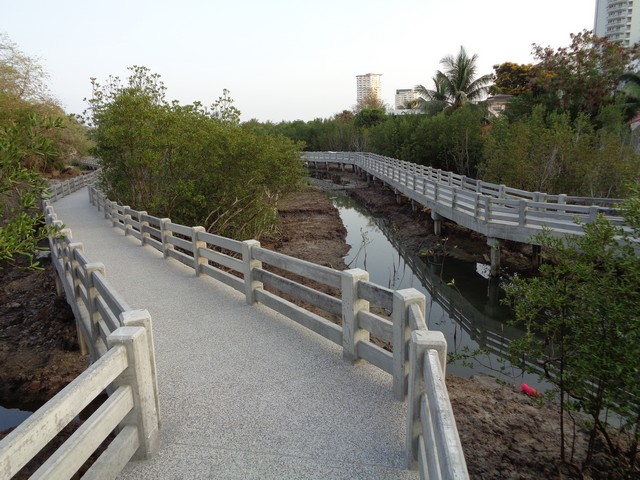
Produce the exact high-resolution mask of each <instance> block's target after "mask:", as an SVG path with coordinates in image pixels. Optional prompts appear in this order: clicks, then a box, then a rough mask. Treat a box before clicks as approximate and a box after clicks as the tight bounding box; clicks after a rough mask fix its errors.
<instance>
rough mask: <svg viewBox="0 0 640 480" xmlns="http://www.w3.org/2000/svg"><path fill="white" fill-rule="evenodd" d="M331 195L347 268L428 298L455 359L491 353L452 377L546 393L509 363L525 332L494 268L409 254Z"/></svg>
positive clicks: (431, 322) (384, 228) (430, 314)
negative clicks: (514, 321) (482, 377)
mask: <svg viewBox="0 0 640 480" xmlns="http://www.w3.org/2000/svg"><path fill="white" fill-rule="evenodd" d="M328 195H329V198H330V199H331V201H332V203H333V204H334V206H335V207H337V208H338V211H339V212H340V217H341V218H342V221H343V223H344V225H345V227H346V229H347V243H348V244H349V245H350V246H351V250H350V251H349V253H348V255H347V256H346V257H345V263H346V264H347V265H348V267H349V268H362V269H364V270H366V271H368V272H369V278H370V280H371V281H372V282H375V283H377V284H379V285H383V286H385V287H389V288H393V289H403V288H415V289H417V290H419V291H420V292H422V293H423V294H424V295H425V296H426V301H427V311H426V320H427V326H428V328H429V329H430V330H439V331H441V332H443V334H444V336H445V338H446V339H447V345H448V348H449V353H450V354H461V355H464V356H466V355H467V354H469V353H471V352H475V351H477V350H486V351H487V352H488V353H487V354H477V355H472V356H470V357H469V358H468V359H467V360H466V361H463V360H461V359H458V360H454V361H451V362H449V363H448V365H447V373H448V374H453V375H458V376H463V377H469V376H472V375H475V374H486V375H491V376H493V377H496V378H498V379H500V380H502V381H504V382H508V383H510V384H517V385H519V384H520V383H526V384H528V385H531V386H534V387H535V388H538V389H540V390H543V391H544V390H545V389H546V388H545V386H544V385H541V384H540V383H539V381H538V378H537V375H535V374H527V373H525V372H523V370H522V369H521V368H519V367H518V366H517V365H512V364H511V363H509V362H508V360H507V357H508V345H509V343H510V341H512V340H513V339H516V338H519V337H521V336H522V335H523V331H522V330H521V329H519V328H517V327H514V326H512V325H508V324H507V322H508V320H510V319H511V318H512V314H511V311H510V309H509V308H508V307H506V306H504V305H502V304H501V303H500V299H501V298H502V297H503V296H504V294H503V292H502V290H501V288H500V280H499V279H490V278H489V266H488V265H484V264H472V263H467V262H462V261H458V260H455V259H452V258H444V259H439V260H432V261H426V260H425V259H423V258H422V257H418V256H416V255H414V254H412V253H409V252H408V251H407V250H406V249H405V248H403V246H402V244H401V242H399V241H398V238H397V236H396V235H395V232H394V231H393V229H392V228H390V227H389V226H388V225H387V224H386V223H385V221H384V220H383V219H381V218H376V217H374V216H373V215H371V214H370V213H369V212H368V211H367V210H366V209H365V208H363V207H362V206H360V205H359V204H358V203H356V202H355V201H354V200H353V199H351V198H349V197H347V196H345V195H343V194H341V193H337V192H331V193H328Z"/></svg>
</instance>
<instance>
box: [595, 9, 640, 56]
mask: <svg viewBox="0 0 640 480" xmlns="http://www.w3.org/2000/svg"><path fill="white" fill-rule="evenodd" d="M593 33H594V34H595V35H596V36H598V37H607V38H608V39H609V40H612V41H614V42H620V43H622V44H623V45H624V46H626V47H629V46H631V45H633V44H634V43H636V42H640V0H596V18H595V21H594V25H593Z"/></svg>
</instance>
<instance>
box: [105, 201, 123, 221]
mask: <svg viewBox="0 0 640 480" xmlns="http://www.w3.org/2000/svg"><path fill="white" fill-rule="evenodd" d="M107 202H109V215H110V216H111V226H112V227H113V228H116V227H117V226H118V217H117V215H118V204H117V203H116V202H114V201H112V200H109V199H107V198H105V208H104V214H105V215H106V214H107V207H106V204H107ZM122 213H123V214H124V210H122Z"/></svg>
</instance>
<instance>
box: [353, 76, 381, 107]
mask: <svg viewBox="0 0 640 480" xmlns="http://www.w3.org/2000/svg"><path fill="white" fill-rule="evenodd" d="M381 76H382V74H381V73H367V74H366V75H356V88H357V92H356V102H357V103H360V102H361V101H362V100H364V99H365V98H367V97H368V96H369V95H375V98H377V99H378V100H380V101H382V97H381V96H380V77H381Z"/></svg>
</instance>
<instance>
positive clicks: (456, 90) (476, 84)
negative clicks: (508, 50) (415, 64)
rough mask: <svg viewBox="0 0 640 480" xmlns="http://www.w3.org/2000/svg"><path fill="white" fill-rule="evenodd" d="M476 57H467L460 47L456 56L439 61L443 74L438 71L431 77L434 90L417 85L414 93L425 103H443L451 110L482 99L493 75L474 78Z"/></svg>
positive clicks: (448, 56)
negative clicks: (442, 67)
mask: <svg viewBox="0 0 640 480" xmlns="http://www.w3.org/2000/svg"><path fill="white" fill-rule="evenodd" d="M477 60H478V55H472V56H469V55H468V54H467V52H466V50H465V49H464V47H460V52H458V55H457V56H455V57H454V56H453V55H447V56H445V57H443V58H442V60H440V64H441V65H443V66H444V67H445V68H444V72H442V71H440V70H438V71H437V72H436V75H435V77H433V79H432V80H433V83H434V87H435V88H434V89H433V90H429V89H427V88H425V87H423V86H422V85H417V86H416V87H415V88H416V91H417V92H418V94H419V95H420V97H421V98H422V99H423V100H424V101H425V102H433V101H443V102H445V103H446V105H447V106H448V107H447V108H450V109H452V110H455V109H457V108H460V107H461V106H462V105H464V104H465V103H468V102H470V101H473V100H479V99H480V98H482V97H483V96H484V95H485V94H486V93H487V90H488V89H489V86H490V85H491V83H492V82H493V75H492V74H488V75H483V76H481V77H478V78H476V70H477V66H476V62H477Z"/></svg>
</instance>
